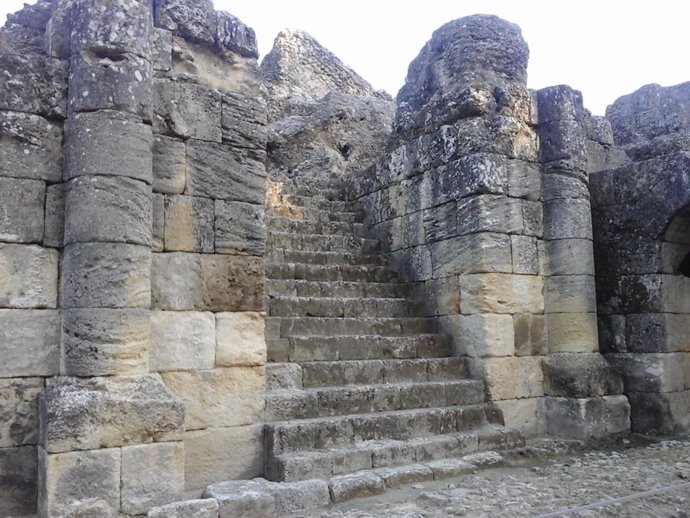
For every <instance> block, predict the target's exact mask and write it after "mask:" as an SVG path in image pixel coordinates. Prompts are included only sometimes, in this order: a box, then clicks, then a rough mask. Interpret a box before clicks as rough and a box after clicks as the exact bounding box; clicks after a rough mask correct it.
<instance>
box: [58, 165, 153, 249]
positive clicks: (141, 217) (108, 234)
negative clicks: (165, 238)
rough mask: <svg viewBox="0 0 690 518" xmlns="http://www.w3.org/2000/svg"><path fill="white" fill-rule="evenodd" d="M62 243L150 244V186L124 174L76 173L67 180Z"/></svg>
mask: <svg viewBox="0 0 690 518" xmlns="http://www.w3.org/2000/svg"><path fill="white" fill-rule="evenodd" d="M65 209H66V210H65V244H70V243H84V242H93V241H104V242H111V243H112V242H115V243H132V244H137V245H146V246H150V245H151V239H152V237H151V235H152V220H153V201H152V195H151V186H150V185H147V184H146V183H144V182H141V181H139V180H132V179H130V178H125V177H107V176H96V177H88V176H80V177H78V178H75V179H73V180H70V181H69V182H68V183H67V190H66V197H65Z"/></svg>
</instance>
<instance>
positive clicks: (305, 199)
mask: <svg viewBox="0 0 690 518" xmlns="http://www.w3.org/2000/svg"><path fill="white" fill-rule="evenodd" d="M287 199H288V201H289V202H290V203H291V204H293V205H297V206H299V207H304V208H310V209H319V210H327V211H331V212H358V211H360V210H361V208H362V206H361V204H360V203H357V202H355V201H342V200H327V199H325V198H321V197H311V196H295V195H291V194H288V195H287Z"/></svg>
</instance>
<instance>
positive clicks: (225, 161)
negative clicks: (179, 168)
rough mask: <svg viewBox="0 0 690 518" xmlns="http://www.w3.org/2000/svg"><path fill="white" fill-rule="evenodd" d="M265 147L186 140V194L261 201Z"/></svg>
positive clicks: (262, 199) (264, 188) (264, 175)
mask: <svg viewBox="0 0 690 518" xmlns="http://www.w3.org/2000/svg"><path fill="white" fill-rule="evenodd" d="M264 160H265V154H264V153H263V151H252V150H240V149H234V148H231V147H229V146H227V145H222V144H215V143H212V142H201V141H189V142H187V191H186V192H187V194H190V195H194V196H204V197H208V198H214V199H221V200H232V201H242V202H246V203H254V204H257V205H261V204H263V203H264V197H265V195H266V168H265V166H264Z"/></svg>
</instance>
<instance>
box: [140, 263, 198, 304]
mask: <svg viewBox="0 0 690 518" xmlns="http://www.w3.org/2000/svg"><path fill="white" fill-rule="evenodd" d="M151 302H152V307H153V308H154V309H165V310H173V311H184V310H194V309H201V307H202V306H203V291H202V281H201V259H200V256H199V255H198V254H185V253H180V252H178V253H171V254H153V257H152V260H151Z"/></svg>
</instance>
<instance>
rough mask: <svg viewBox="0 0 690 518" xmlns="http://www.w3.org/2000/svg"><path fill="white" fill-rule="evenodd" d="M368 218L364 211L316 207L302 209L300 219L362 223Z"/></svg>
mask: <svg viewBox="0 0 690 518" xmlns="http://www.w3.org/2000/svg"><path fill="white" fill-rule="evenodd" d="M365 218H366V214H365V213H364V211H360V210H351V211H335V210H323V209H314V208H304V209H303V210H302V211H300V216H299V219H306V220H310V221H340V222H342V223H362V222H364V220H365Z"/></svg>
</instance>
